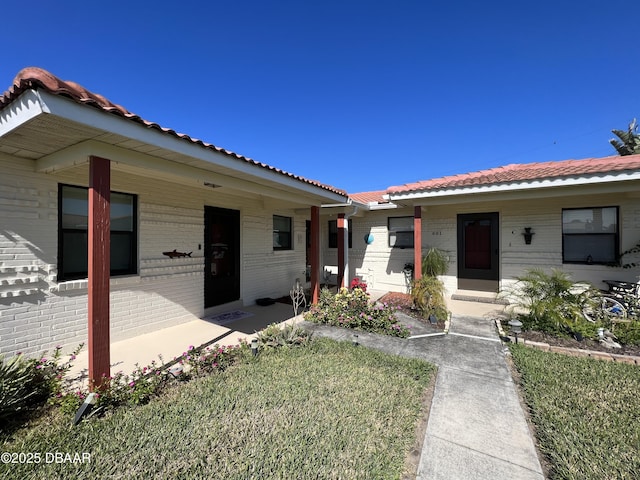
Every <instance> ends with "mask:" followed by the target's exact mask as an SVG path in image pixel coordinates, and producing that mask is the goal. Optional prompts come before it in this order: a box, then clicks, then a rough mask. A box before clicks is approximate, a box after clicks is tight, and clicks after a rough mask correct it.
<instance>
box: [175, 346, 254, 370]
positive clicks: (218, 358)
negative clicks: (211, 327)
mask: <svg viewBox="0 0 640 480" xmlns="http://www.w3.org/2000/svg"><path fill="white" fill-rule="evenodd" d="M242 347H243V344H242V343H241V344H240V345H239V346H233V345H227V346H225V345H222V346H220V345H217V344H216V345H213V346H207V347H204V348H195V347H194V346H193V345H191V346H189V349H188V350H187V351H186V352H184V353H183V354H182V357H180V360H179V363H180V364H181V365H183V366H184V367H185V372H186V373H185V375H188V376H192V377H201V376H203V375H208V374H211V373H214V372H220V371H223V370H226V369H227V368H228V367H229V366H230V365H231V364H232V363H233V361H234V360H235V358H236V357H237V356H238V353H239V352H240V349H241V348H242Z"/></svg>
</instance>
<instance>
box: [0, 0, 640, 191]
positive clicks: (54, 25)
mask: <svg viewBox="0 0 640 480" xmlns="http://www.w3.org/2000/svg"><path fill="white" fill-rule="evenodd" d="M98 5H99V6H100V7H98ZM5 13H7V12H5ZM638 18H640V2H629V1H625V2H622V1H619V0H610V1H608V2H604V1H594V0H582V1H581V2H577V1H575V0H555V1H549V0H539V1H537V2H523V1H518V0H511V1H494V0H487V1H485V2H477V1H467V0H462V1H458V2H447V1H439V2H434V1H429V0H424V1H419V0H395V1H390V0H380V1H375V0H369V1H360V0H357V1H356V0H342V1H336V0H322V1H315V0H313V1H305V0H298V1H280V0H274V1H269V0H262V1H242V0H235V1H224V2H223V1H217V0H211V1H201V2H195V1H190V0H182V1H180V2H168V1H160V0H156V1H154V2H142V1H138V2H136V1H133V0H129V1H120V0H114V1H110V2H87V1H86V0H85V1H81V2H80V1H73V2H70V1H66V2H65V1H60V2H54V1H42V0H34V1H31V2H29V7H28V8H26V7H24V8H22V7H21V8H20V9H17V10H15V11H13V12H12V13H10V14H8V16H7V18H5V21H3V27H2V37H3V38H4V40H5V41H4V42H3V47H4V53H3V55H2V59H1V61H0V89H1V90H5V89H6V88H8V87H9V86H10V85H11V82H12V80H13V78H14V76H15V75H16V73H17V72H18V71H19V70H20V69H22V68H23V67H26V66H38V67H42V68H45V69H47V70H49V71H50V72H51V73H53V74H54V75H56V76H58V77H60V78H61V79H63V80H73V81H76V82H78V83H80V84H81V85H83V86H85V87H86V88H88V89H89V90H91V91H94V92H96V93H100V94H102V95H104V96H106V97H107V98H109V99H110V100H111V101H113V102H114V103H118V104H121V105H123V106H124V107H126V108H127V109H129V110H130V111H132V112H134V113H137V114H138V115H140V116H142V117H143V118H145V119H147V120H150V121H154V122H157V123H159V124H160V125H162V126H164V127H169V128H173V129H175V130H177V131H179V132H183V133H187V134H189V135H191V136H193V137H195V138H200V139H202V140H205V141H208V142H211V143H213V144H215V145H217V146H220V147H223V148H226V149H228V150H232V151H234V152H236V153H239V154H242V155H245V156H248V157H250V158H253V159H255V160H257V161H260V162H264V163H267V164H270V165H273V166H276V167H279V168H282V169H284V170H287V171H289V172H292V173H296V174H298V175H302V176H305V177H307V178H311V179H316V180H319V181H321V182H323V183H328V184H331V185H333V186H336V187H339V188H342V189H345V190H347V191H348V192H350V193H356V192H360V191H366V190H377V189H384V188H386V187H388V186H391V185H400V184H403V183H407V182H413V181H417V180H425V179H429V178H435V177H440V176H444V175H451V174H458V173H466V172H471V171H475V170H480V169H484V168H491V167H496V166H500V165H506V164H509V163H528V162H536V161H548V160H564V159H570V158H586V157H599V156H607V155H612V154H615V151H614V149H613V148H612V147H611V146H610V145H609V143H608V140H609V139H610V138H612V134H611V129H613V128H618V129H626V128H627V125H628V123H629V122H630V121H631V120H632V119H633V118H634V117H636V116H637V117H640V87H639V84H640V82H639V80H640V58H639V57H640V49H639V48H638V36H637V34H636V33H635V31H636V30H637V29H636V28H635V26H634V25H635V23H634V22H636V23H637V19H638Z"/></svg>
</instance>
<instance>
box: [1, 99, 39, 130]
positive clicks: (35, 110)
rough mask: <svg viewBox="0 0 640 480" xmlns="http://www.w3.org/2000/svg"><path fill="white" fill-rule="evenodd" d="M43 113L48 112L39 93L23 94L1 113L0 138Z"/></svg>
mask: <svg viewBox="0 0 640 480" xmlns="http://www.w3.org/2000/svg"><path fill="white" fill-rule="evenodd" d="M42 113H47V112H46V111H45V110H44V109H43V105H42V103H41V102H40V97H39V95H38V93H37V92H35V91H34V90H29V91H27V92H25V93H23V94H22V95H20V96H19V97H18V98H17V99H15V100H14V101H13V102H11V103H10V104H9V106H8V107H5V108H4V109H2V110H1V111H0V137H2V136H3V135H6V134H7V133H9V132H11V131H12V130H14V129H15V128H18V127H19V126H20V125H22V124H24V123H26V122H28V121H29V120H31V119H32V118H35V117H37V116H38V115H41V114H42Z"/></svg>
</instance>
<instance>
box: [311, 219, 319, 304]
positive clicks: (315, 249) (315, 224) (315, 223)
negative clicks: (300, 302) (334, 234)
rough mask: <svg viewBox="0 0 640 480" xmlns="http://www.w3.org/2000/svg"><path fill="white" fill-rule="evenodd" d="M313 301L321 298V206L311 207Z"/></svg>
mask: <svg viewBox="0 0 640 480" xmlns="http://www.w3.org/2000/svg"><path fill="white" fill-rule="evenodd" d="M309 256H310V258H309V263H310V265H311V303H312V304H316V303H318V299H319V298H320V207H311V250H310V252H309Z"/></svg>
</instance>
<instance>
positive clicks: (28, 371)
mask: <svg viewBox="0 0 640 480" xmlns="http://www.w3.org/2000/svg"><path fill="white" fill-rule="evenodd" d="M82 347H83V344H81V345H80V346H78V348H77V349H76V350H75V351H74V352H73V353H71V354H70V355H69V359H68V360H67V361H66V362H62V363H61V361H60V359H61V357H62V354H61V351H62V347H56V348H55V350H54V351H53V353H52V355H51V357H48V355H47V353H46V352H45V353H44V354H43V355H42V357H40V358H39V359H34V358H25V357H24V356H23V355H22V354H18V355H16V356H15V357H13V358H11V359H10V360H8V361H6V362H5V361H4V359H0V420H5V419H9V418H12V419H16V418H18V417H20V416H21V415H22V414H25V413H27V412H28V411H29V410H31V409H33V408H37V407H40V406H42V405H44V404H45V403H46V402H49V403H58V402H60V401H61V399H62V398H63V397H64V393H63V391H64V377H65V375H66V373H67V372H68V371H69V369H70V368H71V365H72V361H73V360H75V358H76V355H77V354H78V352H79V351H80V350H81V349H82Z"/></svg>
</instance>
